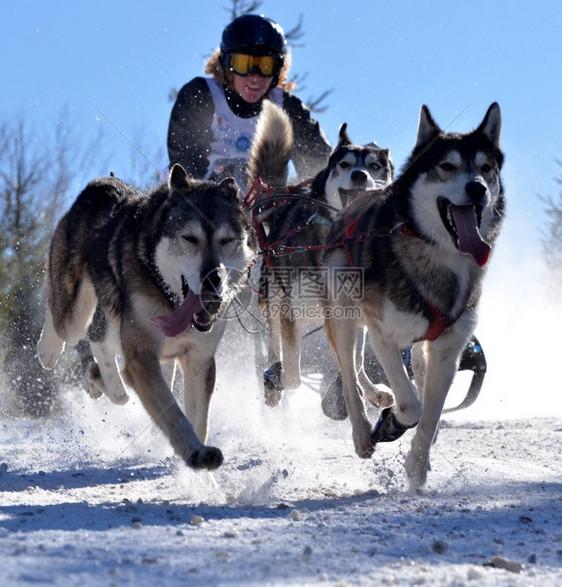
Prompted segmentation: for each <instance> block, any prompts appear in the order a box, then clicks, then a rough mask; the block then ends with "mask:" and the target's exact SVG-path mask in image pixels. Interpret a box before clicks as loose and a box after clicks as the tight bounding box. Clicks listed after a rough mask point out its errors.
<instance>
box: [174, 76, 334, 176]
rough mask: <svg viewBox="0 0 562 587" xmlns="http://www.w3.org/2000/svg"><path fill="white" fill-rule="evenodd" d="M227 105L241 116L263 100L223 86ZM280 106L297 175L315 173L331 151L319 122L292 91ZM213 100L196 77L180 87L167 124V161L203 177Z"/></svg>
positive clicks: (252, 112)
mask: <svg viewBox="0 0 562 587" xmlns="http://www.w3.org/2000/svg"><path fill="white" fill-rule="evenodd" d="M225 94H226V98H227V102H228V105H229V106H230V108H231V110H232V111H233V112H234V113H235V114H236V115H237V116H240V117H242V118H249V117H251V116H256V115H257V114H258V113H259V112H260V111H261V108H262V100H260V101H259V102H256V103H255V104H250V103H248V102H245V101H244V100H242V98H240V96H239V95H238V94H237V93H236V92H234V91H233V90H230V89H229V88H225ZM283 109H284V110H285V112H287V114H288V115H289V118H290V120H291V122H292V124H293V135H294V143H293V152H292V153H291V160H292V162H293V165H294V166H295V170H296V172H297V174H298V176H299V178H307V177H312V176H314V175H315V174H316V173H317V172H318V171H319V170H320V169H322V167H324V166H325V165H326V162H327V160H328V157H329V155H330V152H331V147H330V144H329V143H328V141H327V139H326V137H325V135H324V133H323V132H322V130H321V129H320V126H319V124H318V122H316V121H315V120H313V119H312V118H311V117H310V111H309V110H308V108H307V107H306V106H305V105H304V104H303V103H302V102H301V101H300V100H299V98H297V97H296V96H293V95H292V94H290V93H288V92H285V91H284V92H283ZM213 114H214V103H213V99H212V97H211V93H210V91H209V87H208V85H207V82H206V81H205V78H203V77H196V78H194V79H192V80H191V81H190V82H189V83H187V84H186V85H185V86H183V88H182V89H181V90H180V91H179V93H178V96H177V99H176V102H175V104H174V107H173V108H172V114H171V117H170V124H169V127H168V155H169V157H170V165H173V164H174V163H181V164H182V165H183V166H184V168H185V170H186V171H187V172H188V174H189V175H191V176H192V177H196V178H202V177H204V176H205V173H206V172H207V168H208V166H209V161H208V159H207V156H208V154H209V152H210V143H211V141H212V139H213V137H212V131H211V125H212V121H213Z"/></svg>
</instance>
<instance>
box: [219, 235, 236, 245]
mask: <svg viewBox="0 0 562 587" xmlns="http://www.w3.org/2000/svg"><path fill="white" fill-rule="evenodd" d="M235 240H236V239H234V238H230V237H226V236H225V237H224V238H222V239H221V240H220V246H221V247H226V246H228V245H233V244H234V241H235Z"/></svg>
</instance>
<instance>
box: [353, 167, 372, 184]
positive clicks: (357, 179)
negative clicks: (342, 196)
mask: <svg viewBox="0 0 562 587" xmlns="http://www.w3.org/2000/svg"><path fill="white" fill-rule="evenodd" d="M368 178H369V176H368V175H367V172H366V171H363V170H361V169H356V170H355V171H353V172H352V173H351V181H352V182H353V184H354V185H358V186H362V185H365V184H366V183H367V179H368Z"/></svg>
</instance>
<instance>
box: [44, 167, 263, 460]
mask: <svg viewBox="0 0 562 587" xmlns="http://www.w3.org/2000/svg"><path fill="white" fill-rule="evenodd" d="M254 257H255V243H254V236H253V231H252V229H251V226H250V224H249V221H248V218H247V214H246V211H245V209H244V207H243V203H242V199H241V195H240V192H239V190H238V187H237V186H236V184H235V182H234V180H233V179H225V180H224V181H222V182H221V183H220V184H219V183H214V182H210V181H200V180H195V179H192V178H190V177H188V176H187V174H186V172H185V171H184V169H183V168H182V167H181V166H180V165H174V166H173V167H172V169H171V171H170V174H169V178H168V181H167V182H165V183H163V184H162V185H161V186H159V187H157V188H155V189H154V190H153V191H152V192H151V193H149V194H143V193H141V192H139V191H137V190H136V189H135V188H133V187H131V186H130V185H127V184H126V183H124V182H123V181H121V180H119V179H117V178H115V177H113V176H112V177H108V178H98V179H96V180H94V181H92V182H91V183H89V184H88V185H87V186H86V188H85V189H84V190H83V191H82V193H81V194H80V195H79V196H78V198H77V199H76V201H75V202H74V204H73V205H72V207H71V208H70V210H69V211H68V212H67V213H66V215H65V216H63V218H62V219H61V221H60V222H59V224H58V226H57V228H56V230H55V233H54V236H53V239H52V242H51V246H50V251H49V257H48V263H47V283H46V291H47V311H46V319H45V326H44V329H43V332H42V334H41V338H40V340H39V343H38V353H39V357H40V360H41V362H42V364H43V366H44V367H45V368H47V369H52V368H53V367H54V366H55V365H56V363H57V361H58V358H59V356H60V354H61V353H62V352H63V350H64V347H65V343H66V344H71V345H76V344H77V343H78V341H80V340H81V339H84V338H85V337H86V336H87V337H88V338H89V340H90V343H91V347H92V352H93V356H94V357H95V359H96V361H97V369H94V368H91V369H90V370H89V374H88V373H87V375H89V382H88V384H87V388H88V391H89V393H90V395H91V396H92V397H94V398H98V397H100V396H101V395H102V393H105V394H106V395H107V396H108V397H109V398H110V400H111V401H113V402H114V403H117V404H122V403H125V402H126V401H127V399H128V395H127V391H126V389H125V387H124V385H123V381H124V382H125V383H126V384H127V385H128V386H130V387H131V388H133V389H134V390H135V391H136V392H137V393H138V395H139V397H140V400H141V402H142V404H143V406H144V407H145V408H146V410H147V412H148V413H149V415H150V417H151V418H152V419H153V420H154V422H156V424H158V426H159V427H160V428H161V429H162V431H163V432H164V434H165V435H166V436H167V437H168V439H169V441H170V443H171V445H172V447H173V448H174V450H175V452H176V453H177V454H178V455H179V456H180V457H181V458H183V460H184V461H185V462H186V464H187V465H189V466H190V467H192V468H195V469H215V468H217V467H219V466H220V465H221V463H222V460H223V457H222V453H221V451H220V450H219V449H218V448H215V447H212V446H206V445H205V443H206V439H207V428H208V414H209V404H210V400H211V396H212V393H213V390H214V384H215V359H214V354H215V349H216V347H217V344H218V342H219V340H220V338H221V336H222V333H223V330H224V327H225V323H224V320H220V319H217V318H220V317H221V314H222V313H223V312H224V310H225V308H226V306H227V304H228V303H229V300H230V299H231V298H232V296H233V295H234V294H235V292H236V291H237V288H239V287H241V284H242V282H243V280H244V278H245V277H246V274H247V271H248V268H249V266H250V263H251V261H252V260H253V259H254ZM117 356H119V357H121V359H122V363H123V370H122V371H121V374H120V373H119V370H118V367H117V364H116V357H117ZM174 359H177V361H178V363H179V365H180V368H181V370H182V374H183V381H184V408H185V414H184V412H182V410H181V409H180V407H179V406H178V404H177V403H176V400H175V398H174V396H173V394H172V392H171V391H170V388H169V386H168V385H167V383H166V381H165V378H164V376H163V374H162V370H161V366H160V363H161V361H162V362H166V361H172V360H174ZM91 367H93V366H91ZM121 377H122V378H121Z"/></svg>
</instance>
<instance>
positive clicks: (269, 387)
mask: <svg viewBox="0 0 562 587" xmlns="http://www.w3.org/2000/svg"><path fill="white" fill-rule="evenodd" d="M266 316H267V323H268V326H269V344H268V355H267V360H268V364H269V367H268V369H267V370H266V371H265V372H264V374H263V395H264V398H265V403H266V405H268V406H269V407H270V408H274V407H275V406H277V405H278V404H279V402H280V401H281V398H282V396H283V380H282V378H281V372H282V365H281V323H280V317H279V304H278V303H276V304H272V303H271V300H270V299H268V300H267V305H266Z"/></svg>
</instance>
